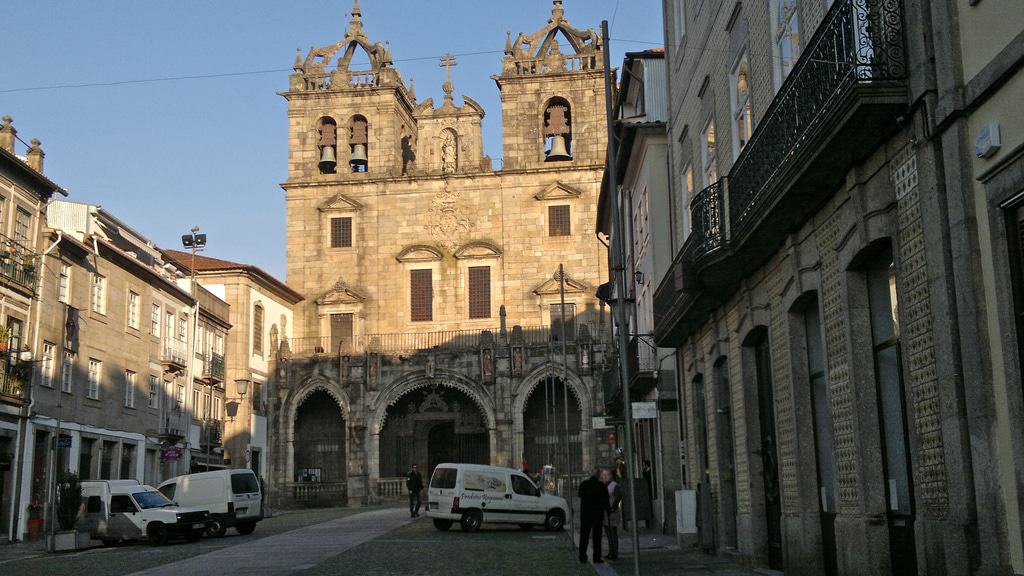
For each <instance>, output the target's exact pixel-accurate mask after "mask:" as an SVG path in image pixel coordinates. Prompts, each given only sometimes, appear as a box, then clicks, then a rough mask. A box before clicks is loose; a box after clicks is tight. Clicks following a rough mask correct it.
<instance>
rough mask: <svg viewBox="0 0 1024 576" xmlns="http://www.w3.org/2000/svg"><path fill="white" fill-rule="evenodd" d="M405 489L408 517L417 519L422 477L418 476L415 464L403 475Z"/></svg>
mask: <svg viewBox="0 0 1024 576" xmlns="http://www.w3.org/2000/svg"><path fill="white" fill-rule="evenodd" d="M405 487H406V488H408V489H409V516H411V517H413V518H419V516H420V492H421V491H422V490H423V476H420V473H419V470H417V469H416V465H415V464H413V465H412V466H410V467H409V473H408V474H406V475H405Z"/></svg>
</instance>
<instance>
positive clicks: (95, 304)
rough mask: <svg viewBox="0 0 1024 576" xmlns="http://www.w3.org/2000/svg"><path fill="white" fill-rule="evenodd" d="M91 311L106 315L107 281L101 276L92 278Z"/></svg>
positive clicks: (95, 275)
mask: <svg viewBox="0 0 1024 576" xmlns="http://www.w3.org/2000/svg"><path fill="white" fill-rule="evenodd" d="M92 311H93V312H96V313H98V314H106V313H107V279H106V278H104V277H103V275H102V274H93V276H92Z"/></svg>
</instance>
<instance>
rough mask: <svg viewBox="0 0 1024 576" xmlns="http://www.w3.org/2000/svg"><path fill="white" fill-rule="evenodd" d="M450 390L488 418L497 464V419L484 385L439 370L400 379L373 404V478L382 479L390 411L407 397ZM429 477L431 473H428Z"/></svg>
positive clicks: (490, 446) (492, 453)
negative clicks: (431, 389)
mask: <svg viewBox="0 0 1024 576" xmlns="http://www.w3.org/2000/svg"><path fill="white" fill-rule="evenodd" d="M435 385H436V386H439V387H444V388H449V389H451V390H455V391H458V392H461V393H462V394H464V395H465V396H466V397H468V398H469V399H470V400H471V401H472V402H473V403H474V404H475V405H476V407H477V409H478V410H480V413H481V414H482V415H483V417H484V421H485V426H486V428H487V435H488V449H489V452H490V459H491V462H492V463H493V462H494V461H495V458H496V457H497V454H498V443H497V430H496V428H497V416H496V410H495V407H494V404H493V402H492V401H491V399H490V398H489V396H488V395H487V393H486V392H485V391H484V389H483V387H482V385H481V384H479V383H477V382H475V381H473V380H471V379H469V378H466V377H465V376H461V375H458V374H455V373H452V372H447V371H442V370H437V371H436V373H435V375H434V376H433V377H428V376H427V373H426V371H424V370H420V371H417V372H413V373H410V374H406V375H405V376H403V377H401V378H398V379H397V380H394V381H392V382H390V383H389V384H387V385H385V386H384V387H383V388H382V389H381V391H380V392H379V393H378V394H377V396H376V398H375V399H374V400H373V401H372V402H371V403H370V406H369V410H368V417H369V418H370V422H369V445H368V448H367V450H368V456H369V459H370V466H369V468H370V477H371V478H380V469H381V467H380V436H381V431H382V429H383V428H384V424H385V421H386V419H387V414H388V408H390V407H391V406H393V405H395V404H396V403H398V401H399V400H401V399H402V398H403V397H404V396H406V395H407V394H409V393H411V392H414V391H416V390H420V389H423V388H428V387H431V386H435ZM427 472H428V473H429V471H427Z"/></svg>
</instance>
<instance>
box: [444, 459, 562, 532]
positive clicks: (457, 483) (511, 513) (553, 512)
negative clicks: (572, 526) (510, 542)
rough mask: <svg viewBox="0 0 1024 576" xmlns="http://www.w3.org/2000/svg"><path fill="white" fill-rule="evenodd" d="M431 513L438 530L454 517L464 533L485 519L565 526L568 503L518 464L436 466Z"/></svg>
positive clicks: (523, 525)
mask: <svg viewBox="0 0 1024 576" xmlns="http://www.w3.org/2000/svg"><path fill="white" fill-rule="evenodd" d="M427 516H429V517H431V518H433V519H434V526H435V527H436V528H437V529H438V530H447V529H449V528H451V527H452V524H454V523H455V521H456V520H458V521H459V524H460V526H461V527H462V530H463V531H464V532H473V531H475V530H478V529H479V528H480V526H481V525H482V524H483V523H484V522H488V523H503V524H518V525H519V526H520V527H521V528H523V529H529V528H531V527H533V526H544V527H545V528H546V529H548V530H561V529H562V527H563V526H564V525H565V519H566V518H567V517H568V516H569V505H568V504H567V503H566V501H565V498H561V497H559V496H554V495H552V494H544V493H543V492H542V491H541V489H540V488H537V486H536V485H534V483H533V481H531V480H530V479H529V478H528V477H527V476H526V474H523V473H522V472H520V471H519V470H516V469H514V468H502V467H499V466H482V465H479V464H438V465H437V468H435V469H434V474H433V476H432V477H431V478H430V486H429V488H428V497H427Z"/></svg>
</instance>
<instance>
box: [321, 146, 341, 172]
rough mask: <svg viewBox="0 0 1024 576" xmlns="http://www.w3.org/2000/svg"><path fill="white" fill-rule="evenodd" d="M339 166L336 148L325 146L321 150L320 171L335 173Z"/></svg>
mask: <svg viewBox="0 0 1024 576" xmlns="http://www.w3.org/2000/svg"><path fill="white" fill-rule="evenodd" d="M337 165H338V158H337V157H336V156H335V155H334V146H323V147H321V148H320V170H322V171H324V172H334V167H335V166H337Z"/></svg>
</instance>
